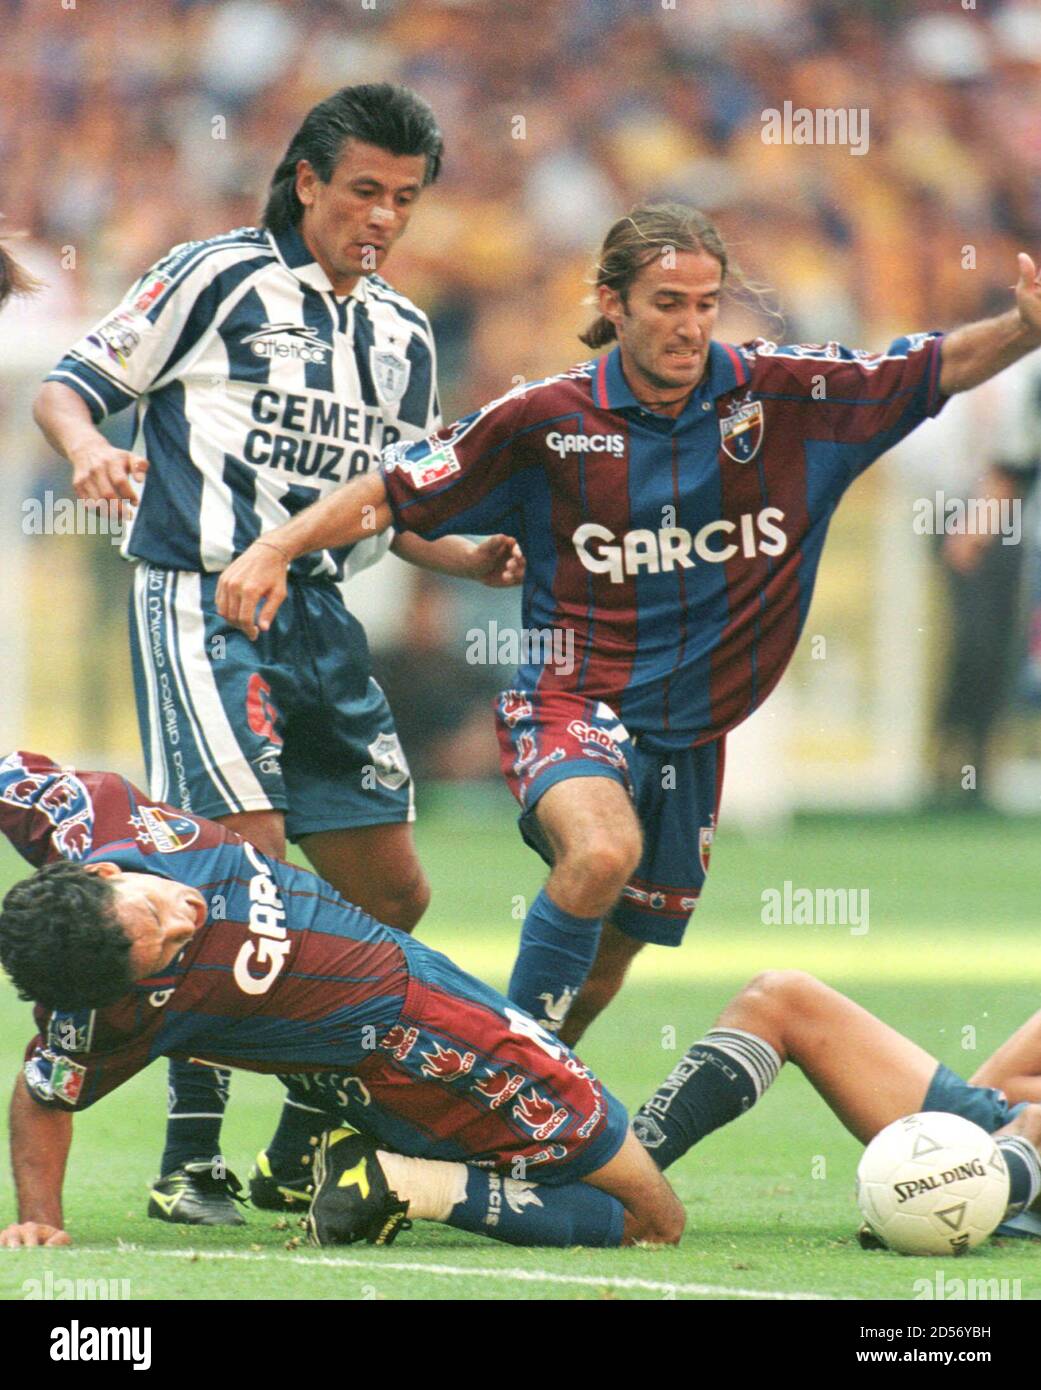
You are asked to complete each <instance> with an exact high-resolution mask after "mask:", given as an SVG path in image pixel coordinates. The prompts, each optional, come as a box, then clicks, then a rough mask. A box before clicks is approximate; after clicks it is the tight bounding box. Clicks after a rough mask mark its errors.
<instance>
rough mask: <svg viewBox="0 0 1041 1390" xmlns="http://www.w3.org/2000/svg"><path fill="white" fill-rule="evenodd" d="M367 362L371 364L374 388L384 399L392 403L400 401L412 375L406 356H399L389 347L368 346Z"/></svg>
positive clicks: (410, 364) (410, 365)
mask: <svg viewBox="0 0 1041 1390" xmlns="http://www.w3.org/2000/svg"><path fill="white" fill-rule="evenodd" d="M369 362H370V364H371V366H372V379H373V381H375V383H376V390H377V391H378V392H379V393H380V395H381V396H382V397H383V399H384V400H385V401H387V402H388V403H389V404H391V405H393V404H394V402H395V401H400V400H401V398H402V396H403V395H404V394H405V392H406V391H407V390H408V379H409V377H410V376H411V375H412V363H411V362H410V361H409V360H408V358H407V357H399V356H398V354H397V353H396V352H391V350H390V349H389V348H376V347H371V348H369Z"/></svg>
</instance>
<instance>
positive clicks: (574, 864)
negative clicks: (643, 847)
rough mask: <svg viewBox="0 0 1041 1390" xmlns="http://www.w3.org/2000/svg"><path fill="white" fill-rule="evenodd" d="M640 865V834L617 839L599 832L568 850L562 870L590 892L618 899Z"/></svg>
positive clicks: (621, 836)
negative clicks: (610, 895)
mask: <svg viewBox="0 0 1041 1390" xmlns="http://www.w3.org/2000/svg"><path fill="white" fill-rule="evenodd" d="M639 862H640V837H639V834H638V833H635V832H634V833H629V834H621V835H617V836H614V835H608V834H605V833H603V832H600V831H598V832H597V833H596V834H593V835H587V836H585V837H583V839H582V841H581V843H579V844H577V845H575V846H574V847H573V848H571V849H568V850H567V851H566V852H565V855H564V859H563V864H562V867H563V868H564V869H565V870H566V871H567V872H568V873H569V874H570V876H571V877H572V878H573V879H577V880H578V881H579V882H581V883H582V884H584V885H585V886H587V887H588V889H589V890H590V891H591V892H595V893H599V894H605V893H606V894H613V895H615V896H617V894H619V893H620V892H621V891H622V889H623V888H624V887H625V884H626V882H627V881H628V879H629V878H630V877H631V875H632V873H633V870H634V869H635V868H636V866H637V864H638V863H639Z"/></svg>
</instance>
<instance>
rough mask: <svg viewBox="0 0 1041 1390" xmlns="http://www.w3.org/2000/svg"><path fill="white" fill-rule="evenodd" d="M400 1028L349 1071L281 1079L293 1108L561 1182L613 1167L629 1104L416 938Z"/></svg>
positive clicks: (407, 1147) (494, 993) (378, 1135)
mask: <svg viewBox="0 0 1041 1390" xmlns="http://www.w3.org/2000/svg"><path fill="white" fill-rule="evenodd" d="M402 946H403V949H404V951H405V954H406V957H407V959H408V968H409V974H410V979H409V983H408V989H407V991H406V994H405V1000H404V1004H403V1007H402V1010H401V1014H400V1016H399V1018H398V1020H397V1022H396V1023H395V1024H394V1025H393V1026H392V1027H391V1028H390V1029H389V1030H388V1032H386V1033H385V1034H384V1035H383V1036H382V1037H374V1038H373V1047H372V1050H371V1053H370V1055H369V1056H367V1057H366V1058H364V1060H363V1061H361V1062H360V1063H358V1064H357V1065H356V1066H355V1067H353V1068H352V1069H351V1071H350V1072H349V1073H331V1072H319V1073H311V1074H306V1073H305V1074H303V1075H301V1074H296V1075H292V1076H282V1077H281V1078H280V1079H281V1080H282V1081H283V1082H284V1083H285V1085H286V1086H287V1087H288V1088H289V1095H290V1098H291V1099H292V1100H293V1101H295V1102H296V1104H297V1105H302V1106H306V1107H308V1108H313V1109H315V1110H319V1111H323V1112H325V1113H326V1114H330V1115H335V1117H336V1118H337V1119H338V1120H340V1121H343V1122H346V1123H347V1124H349V1125H351V1126H352V1127H353V1128H354V1129H357V1130H360V1131H362V1132H363V1133H365V1134H368V1135H370V1136H371V1137H372V1138H374V1139H376V1140H377V1141H378V1142H379V1143H381V1144H382V1145H383V1146H384V1147H385V1148H387V1149H391V1150H393V1151H394V1152H395V1153H402V1154H409V1155H411V1156H413V1157H416V1158H441V1159H450V1160H456V1161H462V1162H469V1163H475V1164H479V1165H480V1166H482V1167H488V1168H495V1169H497V1170H499V1171H501V1172H505V1173H508V1174H509V1175H510V1176H511V1177H517V1178H528V1179H530V1180H531V1181H533V1182H540V1183H548V1184H551V1185H558V1184H561V1183H568V1182H577V1181H579V1180H581V1179H582V1178H585V1177H588V1175H589V1174H590V1173H593V1172H595V1171H596V1170H597V1169H598V1168H602V1167H603V1166H604V1164H605V1163H608V1162H610V1160H611V1159H612V1158H614V1156H615V1154H616V1153H617V1152H618V1150H619V1149H620V1148H621V1146H622V1143H623V1142H624V1140H625V1137H626V1134H627V1133H628V1130H629V1116H628V1114H627V1112H626V1109H625V1106H624V1105H623V1104H622V1103H621V1101H619V1100H617V1099H616V1098H615V1097H614V1096H613V1095H612V1094H611V1093H610V1091H608V1090H607V1088H606V1087H605V1086H604V1085H603V1084H602V1083H601V1082H600V1081H599V1080H598V1079H597V1078H596V1077H595V1076H594V1075H593V1074H592V1072H591V1071H590V1070H589V1068H588V1067H587V1066H585V1065H584V1064H583V1063H582V1062H580V1061H579V1060H578V1058H577V1057H576V1056H575V1055H574V1053H573V1052H571V1051H570V1049H569V1048H567V1047H566V1046H565V1045H564V1044H563V1043H562V1042H561V1041H560V1039H559V1038H557V1037H554V1036H553V1035H552V1034H550V1033H547V1032H546V1031H545V1030H544V1029H542V1028H541V1027H540V1026H539V1025H538V1024H537V1023H536V1022H535V1020H534V1019H533V1018H531V1017H530V1015H528V1014H526V1013H523V1012H522V1011H521V1010H519V1009H516V1008H514V1006H513V1005H511V1004H510V1002H509V1001H508V1000H507V999H506V998H504V996H503V995H501V994H500V993H499V992H498V990H495V989H492V988H491V986H490V985H485V984H483V983H482V982H481V981H480V980H477V979H475V978H474V977H473V976H472V975H468V974H467V973H466V972H465V971H464V970H461V969H460V968H459V967H458V966H457V965H455V964H454V962H452V961H450V960H449V959H448V957H447V956H443V955H441V954H440V952H438V951H433V950H431V949H430V947H428V946H424V945H423V943H422V942H420V941H411V940H410V941H408V942H407V943H405V942H402Z"/></svg>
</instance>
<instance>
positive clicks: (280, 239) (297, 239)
mask: <svg viewBox="0 0 1041 1390" xmlns="http://www.w3.org/2000/svg"><path fill="white" fill-rule="evenodd" d="M268 236H269V237H270V238H271V244H272V246H273V247H274V248H275V255H276V256H277V257H278V258H279V260H280V261H281V262H282V264H283V265H284V266H285V268H286V269H287V270H288V271H289V273H290V274H291V275H295V276H296V278H297V279H298V280H299V281H300V282H301V283H302V284H304V285H309V286H310V288H311V289H313V290H321V291H322V293H323V294H335V293H336V292H335V290H334V289H333V287H332V284H331V282H330V280H329V277H328V275H326V273H325V271H324V270H323V269H322V267H321V266H320V265H319V264H318V262H317V261H316V260H315V258H314V257H313V256H312V255H311V253H310V251H309V250H308V249H307V243H306V242H305V241H304V239H303V237H302V236H301V235H300V232H299V230H298V228H296V227H294V226H290V227H287V228H286V230H285V231H284V232H272V231H269V232H268ZM366 283H367V280H366V276H364V275H359V277H358V279H357V280H356V281H355V284H354V288H353V289H352V290H351V292H350V294H348V295H337V296H336V297H337V298H338V299H362V300H363V299H364V298H365V295H366Z"/></svg>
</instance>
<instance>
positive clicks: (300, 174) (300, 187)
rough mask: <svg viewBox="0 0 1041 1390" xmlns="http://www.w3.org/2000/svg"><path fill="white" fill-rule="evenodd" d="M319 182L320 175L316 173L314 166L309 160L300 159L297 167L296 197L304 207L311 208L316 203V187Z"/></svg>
mask: <svg viewBox="0 0 1041 1390" xmlns="http://www.w3.org/2000/svg"><path fill="white" fill-rule="evenodd" d="M317 182H318V175H317V174H316V173H315V171H314V166H313V165H312V164H311V161H310V160H309V159H300V160H298V161H297V165H296V196H297V197H298V198H299V199H300V201H301V203H303V205H304V207H309V206H310V204H311V203H313V202H314V186H315V184H316V183H317Z"/></svg>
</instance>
